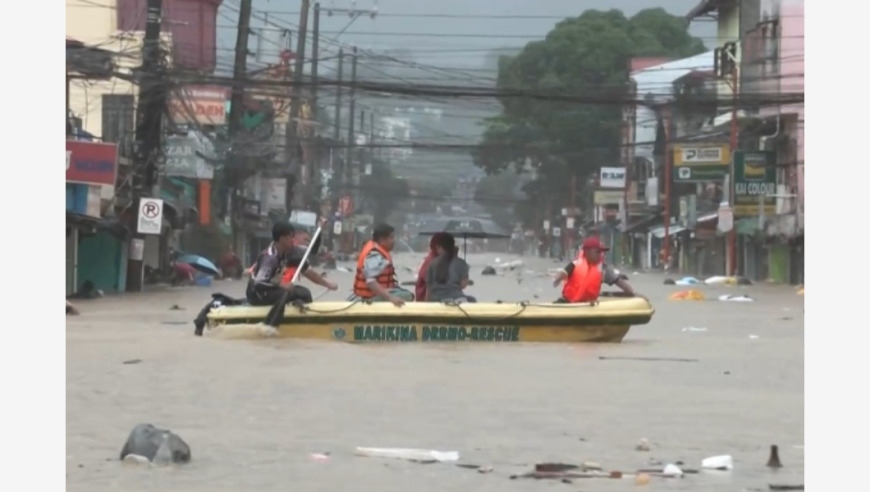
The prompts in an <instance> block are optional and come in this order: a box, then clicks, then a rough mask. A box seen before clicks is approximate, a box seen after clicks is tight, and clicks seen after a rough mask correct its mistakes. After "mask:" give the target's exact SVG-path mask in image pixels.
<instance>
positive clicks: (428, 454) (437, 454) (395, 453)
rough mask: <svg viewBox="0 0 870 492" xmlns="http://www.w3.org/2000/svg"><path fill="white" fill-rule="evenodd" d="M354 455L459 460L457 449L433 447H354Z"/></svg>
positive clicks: (411, 459) (417, 459)
mask: <svg viewBox="0 0 870 492" xmlns="http://www.w3.org/2000/svg"><path fill="white" fill-rule="evenodd" d="M356 455H357V456H366V457H369V458H395V459H400V460H409V461H441V462H445V461H459V452H458V451H435V450H434V449H409V448H356Z"/></svg>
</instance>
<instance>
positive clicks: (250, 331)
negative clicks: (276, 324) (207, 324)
mask: <svg viewBox="0 0 870 492" xmlns="http://www.w3.org/2000/svg"><path fill="white" fill-rule="evenodd" d="M205 334H206V335H207V336H208V337H209V338H217V339H221V340H257V339H261V338H274V337H276V336H278V330H277V329H276V328H273V327H271V326H268V325H266V324H263V323H239V324H231V325H219V326H216V327H214V328H211V329H209V330H206V333H205Z"/></svg>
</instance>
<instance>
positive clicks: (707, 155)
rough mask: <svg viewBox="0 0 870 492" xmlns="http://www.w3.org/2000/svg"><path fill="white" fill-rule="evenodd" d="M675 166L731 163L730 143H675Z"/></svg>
mask: <svg viewBox="0 0 870 492" xmlns="http://www.w3.org/2000/svg"><path fill="white" fill-rule="evenodd" d="M673 149H674V166H709V165H711V164H718V165H721V166H727V165H728V164H730V163H731V149H730V148H729V146H728V145H724V144H723V145H710V144H696V145H691V144H680V145H674V146H673Z"/></svg>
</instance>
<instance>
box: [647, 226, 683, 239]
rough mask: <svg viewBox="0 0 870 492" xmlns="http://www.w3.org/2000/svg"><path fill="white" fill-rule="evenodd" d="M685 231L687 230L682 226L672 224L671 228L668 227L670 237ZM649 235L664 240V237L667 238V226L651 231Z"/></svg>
mask: <svg viewBox="0 0 870 492" xmlns="http://www.w3.org/2000/svg"><path fill="white" fill-rule="evenodd" d="M685 230H686V228H685V227H683V226H681V225H677V224H671V225H670V227H668V235H669V236H673V235H674V234H679V233H681V232H683V231H685ZM649 233H650V234H652V235H653V237H656V238H658V239H662V238H663V237H665V226H659V227H656V228H655V229H650V231H649Z"/></svg>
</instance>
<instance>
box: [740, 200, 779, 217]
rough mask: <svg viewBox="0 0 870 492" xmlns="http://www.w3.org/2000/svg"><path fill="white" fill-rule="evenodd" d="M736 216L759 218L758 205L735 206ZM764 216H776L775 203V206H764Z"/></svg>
mask: <svg viewBox="0 0 870 492" xmlns="http://www.w3.org/2000/svg"><path fill="white" fill-rule="evenodd" d="M734 215H737V216H740V217H747V216H750V217H751V216H758V215H759V210H758V204H757V203H755V204H750V203H745V204H740V203H738V204H737V205H735V206H734ZM764 215H765V216H767V217H771V216H773V215H776V204H775V203H774V204H770V203H765V204H764Z"/></svg>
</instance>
